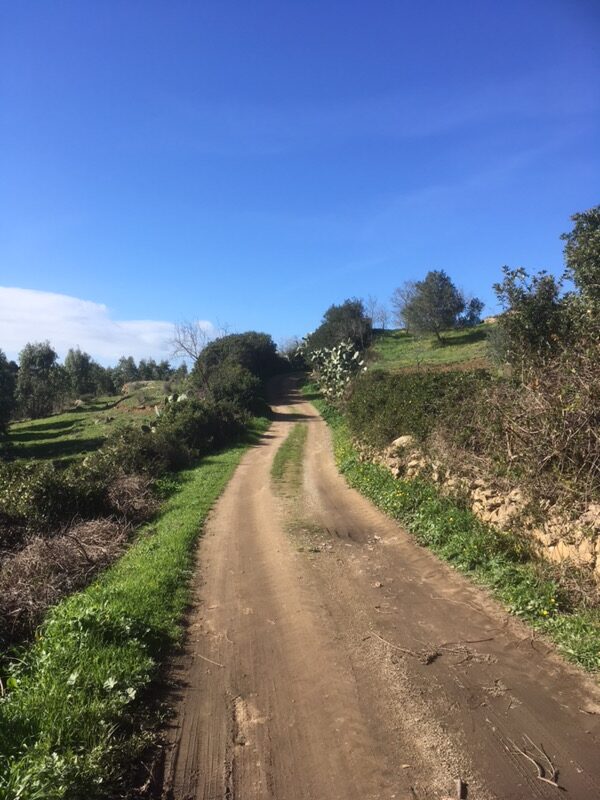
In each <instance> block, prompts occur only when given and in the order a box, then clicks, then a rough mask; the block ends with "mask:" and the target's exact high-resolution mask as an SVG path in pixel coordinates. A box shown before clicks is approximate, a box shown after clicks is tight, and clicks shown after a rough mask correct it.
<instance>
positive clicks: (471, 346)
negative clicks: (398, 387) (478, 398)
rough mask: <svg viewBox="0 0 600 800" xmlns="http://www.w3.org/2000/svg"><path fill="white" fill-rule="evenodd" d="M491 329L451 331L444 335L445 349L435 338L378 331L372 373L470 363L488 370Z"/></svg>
mask: <svg viewBox="0 0 600 800" xmlns="http://www.w3.org/2000/svg"><path fill="white" fill-rule="evenodd" d="M491 327H492V326H491V325H488V324H482V325H478V326H477V327H475V328H472V329H470V330H460V331H448V332H447V333H445V334H443V338H444V339H445V342H446V343H445V344H444V345H440V344H439V343H438V341H437V340H436V339H435V337H433V336H431V337H426V338H421V337H417V336H414V335H413V334H410V333H407V332H406V331H376V332H375V339H374V341H373V344H372V345H371V347H370V349H369V351H368V355H367V357H368V359H369V369H383V370H389V371H391V372H396V371H398V370H402V369H414V368H415V367H419V366H426V367H444V366H446V365H457V364H463V363H464V364H468V363H470V362H472V363H473V365H477V366H485V365H486V363H487V352H488V343H487V334H488V332H489V331H490V330H491Z"/></svg>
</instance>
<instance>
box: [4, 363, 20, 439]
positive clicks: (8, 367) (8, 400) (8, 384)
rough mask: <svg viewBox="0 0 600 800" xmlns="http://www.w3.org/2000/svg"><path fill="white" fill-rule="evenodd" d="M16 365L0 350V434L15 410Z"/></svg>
mask: <svg viewBox="0 0 600 800" xmlns="http://www.w3.org/2000/svg"><path fill="white" fill-rule="evenodd" d="M16 383H17V365H16V364H15V363H14V361H9V360H8V359H7V358H6V356H5V355H4V353H3V352H2V350H0V435H2V434H5V433H6V429H7V427H8V423H9V422H10V419H11V417H12V415H13V411H14V410H15V405H16V398H15V387H16Z"/></svg>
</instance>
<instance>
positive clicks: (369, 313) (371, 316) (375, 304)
mask: <svg viewBox="0 0 600 800" xmlns="http://www.w3.org/2000/svg"><path fill="white" fill-rule="evenodd" d="M363 305H364V307H365V316H366V318H367V319H368V320H369V322H370V323H371V327H372V328H374V327H375V320H376V319H377V314H378V313H379V301H378V300H377V298H376V297H373V295H372V294H370V295H369V296H368V297H367V299H366V300H363Z"/></svg>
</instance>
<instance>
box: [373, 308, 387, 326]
mask: <svg viewBox="0 0 600 800" xmlns="http://www.w3.org/2000/svg"><path fill="white" fill-rule="evenodd" d="M375 321H376V322H377V325H378V326H379V327H380V328H381V329H382V330H385V329H386V328H387V326H388V323H389V321H390V312H389V311H388V310H387V308H386V307H385V306H383V305H382V306H379V308H378V309H377V313H376V314H375Z"/></svg>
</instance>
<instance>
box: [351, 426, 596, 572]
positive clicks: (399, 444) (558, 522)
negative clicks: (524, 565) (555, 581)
mask: <svg viewBox="0 0 600 800" xmlns="http://www.w3.org/2000/svg"><path fill="white" fill-rule="evenodd" d="M356 446H357V448H358V450H359V453H360V454H361V458H363V459H364V460H368V461H372V462H374V463H377V464H380V465H381V466H384V467H385V468H386V469H388V470H389V471H390V472H391V473H392V475H393V476H394V477H395V478H405V479H408V480H410V479H412V478H416V477H423V478H428V479H429V480H433V481H434V482H435V483H436V484H437V485H438V486H439V487H440V489H441V491H442V492H443V493H445V494H447V495H450V496H454V497H461V498H465V499H466V501H467V502H468V504H469V505H470V507H471V510H472V511H473V513H474V514H475V515H476V516H477V517H478V518H479V519H481V520H482V521H483V522H485V523H487V524H489V525H493V526H494V527H496V528H498V529H499V530H505V531H506V530H513V531H516V532H522V533H525V534H527V535H529V536H530V537H531V538H532V539H533V541H534V542H535V545H536V549H537V551H538V552H539V554H540V555H541V556H542V557H543V558H546V559H548V560H550V561H555V562H563V561H571V562H573V563H574V564H576V565H577V566H578V567H583V568H586V569H587V570H589V571H591V572H593V573H594V574H595V576H596V578H598V579H600V503H590V504H589V505H588V507H587V509H586V510H585V511H584V513H583V514H581V515H580V516H579V517H578V518H577V519H574V520H573V519H568V517H567V515H566V514H565V513H564V511H560V510H557V509H556V508H552V507H548V508H546V509H544V514H543V519H540V518H539V514H538V515H537V516H536V517H534V516H532V514H531V512H530V511H529V509H530V507H531V498H529V497H527V495H526V494H525V493H524V492H523V490H522V489H520V488H519V487H513V488H508V489H507V488H506V487H504V488H502V489H500V488H499V487H498V486H497V485H495V484H494V481H493V480H492V479H491V477H490V476H487V475H483V474H477V472H476V470H475V469H474V468H473V466H472V465H471V464H470V465H469V474H467V471H466V470H465V473H464V474H460V471H457V470H456V467H455V466H453V469H452V471H451V470H450V469H449V468H448V466H447V465H445V464H444V463H443V460H442V459H441V458H440V457H436V455H432V454H431V453H427V452H425V450H424V449H423V448H421V447H419V446H418V444H417V442H416V441H415V439H414V438H413V437H412V436H400V437H399V438H398V439H395V440H394V441H393V442H392V444H391V445H390V446H389V447H387V448H386V449H385V450H384V451H377V450H375V449H373V448H369V447H366V446H364V445H361V444H357V445H356Z"/></svg>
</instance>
